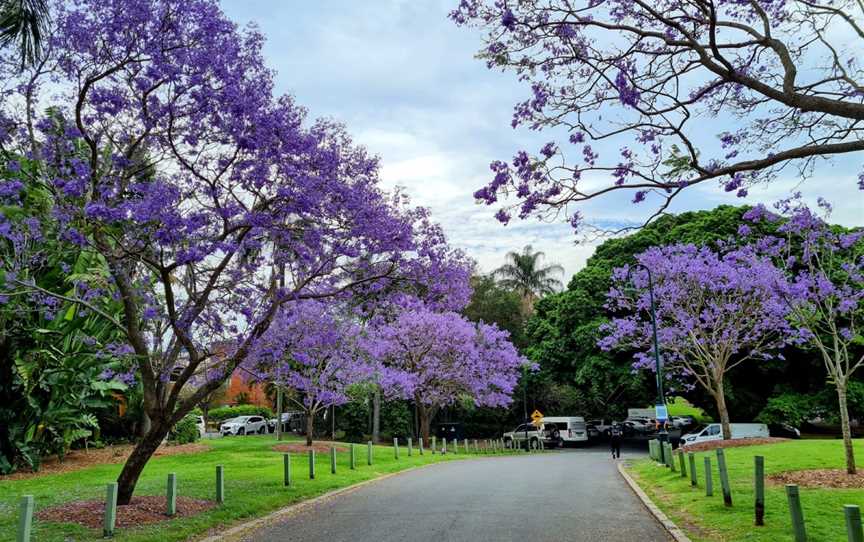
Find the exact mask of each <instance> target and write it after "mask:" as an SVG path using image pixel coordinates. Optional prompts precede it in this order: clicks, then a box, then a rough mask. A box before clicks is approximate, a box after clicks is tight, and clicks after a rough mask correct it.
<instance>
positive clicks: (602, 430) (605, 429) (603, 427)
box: [588, 420, 614, 438]
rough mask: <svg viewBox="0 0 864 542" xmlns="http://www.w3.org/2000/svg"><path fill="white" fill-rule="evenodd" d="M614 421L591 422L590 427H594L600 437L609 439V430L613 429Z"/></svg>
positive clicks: (589, 422)
mask: <svg viewBox="0 0 864 542" xmlns="http://www.w3.org/2000/svg"><path fill="white" fill-rule="evenodd" d="M613 423H614V422H613V421H612V420H589V421H588V426H589V427H593V428H594V430H595V431H597V434H598V435H599V436H603V437H606V438H608V437H609V430H610V429H612V424H613Z"/></svg>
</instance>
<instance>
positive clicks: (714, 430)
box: [681, 423, 768, 446]
mask: <svg viewBox="0 0 864 542" xmlns="http://www.w3.org/2000/svg"><path fill="white" fill-rule="evenodd" d="M729 430H730V431H731V432H732V438H733V439H741V438H768V426H767V425H765V424H764V423H730V424H729ZM712 440H723V429H722V428H721V426H720V424H719V423H710V424H708V425H706V426H705V427H703V428H702V429H701V430H699V431H694V432H693V433H688V434H686V435H683V436H682V437H681V446H688V445H690V444H698V443H700V442H709V441H712Z"/></svg>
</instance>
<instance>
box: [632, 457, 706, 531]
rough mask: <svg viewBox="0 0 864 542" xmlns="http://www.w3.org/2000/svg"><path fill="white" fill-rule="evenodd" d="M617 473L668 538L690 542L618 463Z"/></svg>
mask: <svg viewBox="0 0 864 542" xmlns="http://www.w3.org/2000/svg"><path fill="white" fill-rule="evenodd" d="M618 473H619V474H621V477H622V478H624V481H625V482H627V485H629V486H630V489H632V490H633V493H635V494H636V496H637V497H639V500H640V501H642V504H644V505H645V508H647V509H648V511H649V512H651V514H652V515H653V516H654V517H655V518H656V519H657V521H659V522H660V525H662V526H663V528H664V529H666V531H667V532H668V533H669V536H671V537H672V538H674V539H675V540H676V542H692V541H691V540H690V537H688V536H687V535H686V534H685V533H684V531H682V530H681V528H680V527H678V526H677V525H675V523H674V522H673V521H672V520H671V519H669V518H668V517H667V516H666V514H664V513H663V511H662V510H660V508H658V507H657V505H656V504H654V501H652V500H651V498H650V497H648V495H647V494H646V493H645V492H644V491H643V490H642V488H641V487H639V484H637V483H636V480H634V479H633V478H632V477H631V476H630V475H629V474H627V471H625V470H624V464H623V463H621V462H619V463H618Z"/></svg>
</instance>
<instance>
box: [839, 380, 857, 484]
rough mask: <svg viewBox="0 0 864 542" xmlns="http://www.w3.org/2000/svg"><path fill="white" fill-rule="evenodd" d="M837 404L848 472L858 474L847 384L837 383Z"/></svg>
mask: <svg viewBox="0 0 864 542" xmlns="http://www.w3.org/2000/svg"><path fill="white" fill-rule="evenodd" d="M837 402H838V403H839V406H840V428H841V429H842V431H843V447H844V448H845V449H846V472H847V473H848V474H856V473H857V470H856V469H855V452H854V451H853V449H852V429H851V427H850V426H849V407H848V406H847V404H846V383H845V382H840V381H837Z"/></svg>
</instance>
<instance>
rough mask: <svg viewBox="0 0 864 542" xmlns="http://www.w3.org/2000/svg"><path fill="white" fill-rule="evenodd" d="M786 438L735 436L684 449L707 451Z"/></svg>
mask: <svg viewBox="0 0 864 542" xmlns="http://www.w3.org/2000/svg"><path fill="white" fill-rule="evenodd" d="M788 441H789V439H788V438H778V437H768V438H737V439H731V440H711V441H708V442H700V443H698V444H691V445H689V446H685V447H684V450H686V451H688V452H707V451H709V450H716V449H717V448H740V447H742V446H758V445H760V444H778V443H780V442H788Z"/></svg>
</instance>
